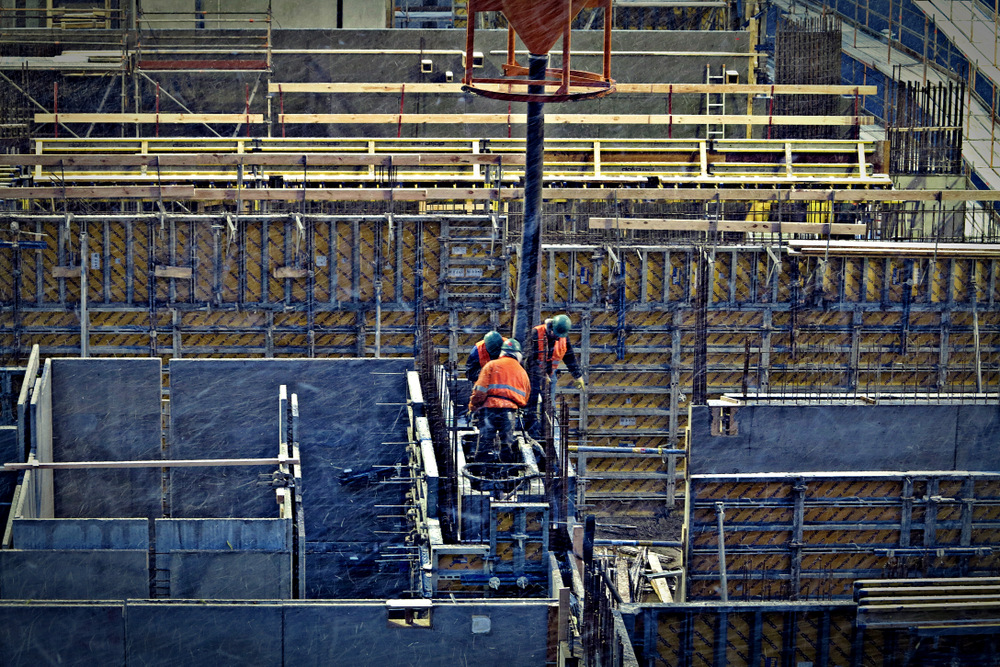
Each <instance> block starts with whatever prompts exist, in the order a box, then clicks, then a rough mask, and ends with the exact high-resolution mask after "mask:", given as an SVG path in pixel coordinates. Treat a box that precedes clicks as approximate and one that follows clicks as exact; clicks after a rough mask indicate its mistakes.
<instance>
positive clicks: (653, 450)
mask: <svg viewBox="0 0 1000 667" xmlns="http://www.w3.org/2000/svg"><path fill="white" fill-rule="evenodd" d="M569 451H570V452H571V453H575V452H581V453H595V454H655V455H660V454H687V450H684V449H668V448H665V447H601V446H599V445H569Z"/></svg>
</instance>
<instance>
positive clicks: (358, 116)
mask: <svg viewBox="0 0 1000 667" xmlns="http://www.w3.org/2000/svg"><path fill="white" fill-rule="evenodd" d="M39 115H43V114H39ZM49 115H50V116H51V114H49ZM81 115H82V114H81ZM59 121H60V122H62V121H63V114H59ZM49 122H51V121H49ZM70 122H73V121H70ZM236 122H238V121H236ZM278 122H279V123H286V124H289V125H294V124H314V123H318V124H329V125H351V124H366V125H395V124H398V123H404V124H407V125H454V124H460V125H498V124H500V125H506V124H508V123H510V124H514V125H523V124H525V123H526V122H527V114H523V113H522V114H505V113H450V114H449V113H404V114H395V113H286V114H280V115H279V116H278ZM545 122H546V123H547V124H550V125H705V124H712V125H738V124H743V125H851V126H853V125H873V124H874V123H875V118H874V117H873V116H754V115H751V114H546V115H545Z"/></svg>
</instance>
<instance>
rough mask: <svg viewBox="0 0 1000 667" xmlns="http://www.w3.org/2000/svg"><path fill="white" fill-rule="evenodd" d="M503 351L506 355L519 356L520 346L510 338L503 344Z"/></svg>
mask: <svg viewBox="0 0 1000 667" xmlns="http://www.w3.org/2000/svg"><path fill="white" fill-rule="evenodd" d="M503 351H504V352H506V353H508V354H521V344H520V343H518V342H517V341H516V340H514V339H513V338H511V339H510V340H508V341H505V342H504V344H503Z"/></svg>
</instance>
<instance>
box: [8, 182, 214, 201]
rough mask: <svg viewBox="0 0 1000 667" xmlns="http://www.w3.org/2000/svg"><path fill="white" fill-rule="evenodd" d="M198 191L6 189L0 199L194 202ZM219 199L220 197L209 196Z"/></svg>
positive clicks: (118, 187) (184, 187)
mask: <svg viewBox="0 0 1000 667" xmlns="http://www.w3.org/2000/svg"><path fill="white" fill-rule="evenodd" d="M194 193H195V189H194V188H193V187H192V186H190V185H164V186H163V187H157V186H146V185H109V186H103V185H96V186H75V185H74V186H67V187H65V188H46V187H29V188H10V187H8V188H4V187H0V199H58V200H62V199H160V198H162V199H194ZM207 199H218V197H207Z"/></svg>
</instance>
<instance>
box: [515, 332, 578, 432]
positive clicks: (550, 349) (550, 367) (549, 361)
mask: <svg viewBox="0 0 1000 667" xmlns="http://www.w3.org/2000/svg"><path fill="white" fill-rule="evenodd" d="M572 326H573V322H572V321H571V320H570V319H569V316H567V315H556V316H555V317H551V318H549V319H547V320H545V322H544V323H542V324H539V325H538V326H537V327H534V328H533V329H532V330H531V331H530V333H529V334H528V341H527V346H528V354H527V356H528V378H529V381H530V382H531V395H530V396H529V397H528V410H527V414H526V416H525V425H524V426H525V430H527V431H528V434H529V435H531V436H532V437H538V435H539V434H540V433H541V428H540V427H541V422H540V421H539V418H540V414H539V413H540V412H541V405H540V401H539V400H538V398H539V394H538V392H539V391H540V388H541V386H542V380H543V379H544V378H545V377H546V376H548V378H549V379H550V380H551V379H552V378H553V377H554V376H555V372H556V369H557V368H559V362H560V361H562V362H565V364H566V368H567V369H569V372H570V374H571V375H572V376H573V386H574V387H576V388H577V389H578V390H581V391H582V390H583V389H584V388H585V387H586V383H585V382H584V381H583V371H581V370H580V364H579V363H577V360H576V355H575V354H574V353H573V346H572V345H571V344H570V342H569V338H567V335H569V330H570V329H571V328H572Z"/></svg>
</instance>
